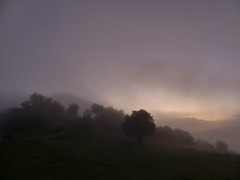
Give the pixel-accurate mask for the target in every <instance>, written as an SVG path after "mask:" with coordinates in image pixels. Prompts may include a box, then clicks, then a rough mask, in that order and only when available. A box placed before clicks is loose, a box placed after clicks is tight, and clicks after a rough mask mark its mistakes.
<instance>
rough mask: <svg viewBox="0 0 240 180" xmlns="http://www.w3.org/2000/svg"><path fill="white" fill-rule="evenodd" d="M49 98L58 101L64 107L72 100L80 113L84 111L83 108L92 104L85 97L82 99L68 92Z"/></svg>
mask: <svg viewBox="0 0 240 180" xmlns="http://www.w3.org/2000/svg"><path fill="white" fill-rule="evenodd" d="M51 98H52V99H54V100H56V101H58V102H59V103H61V104H62V105H63V106H65V107H66V108H67V107H68V105H69V104H72V103H73V102H74V103H76V104H78V106H79V113H80V114H82V113H83V112H84V110H86V109H89V108H90V107H91V105H92V104H93V103H92V102H90V101H88V100H86V99H83V98H81V97H77V96H74V95H72V94H68V93H63V94H56V95H53V96H51Z"/></svg>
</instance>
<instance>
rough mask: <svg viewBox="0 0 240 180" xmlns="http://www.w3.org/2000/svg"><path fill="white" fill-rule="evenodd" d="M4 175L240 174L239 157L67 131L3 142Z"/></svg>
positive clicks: (0, 175) (0, 163) (0, 167)
mask: <svg viewBox="0 0 240 180" xmlns="http://www.w3.org/2000/svg"><path fill="white" fill-rule="evenodd" d="M0 179H1V180H5V179H6V180H8V179H9V180H12V179H24V180H25V179H32V180H36V179H96V180H97V179H104V180H108V179H109V180H111V179H113V180H118V179H119V180H125V179H131V180H138V179H146V180H149V179H240V158H239V157H236V156H235V157H234V156H228V155H220V154H210V153H203V152H198V151H194V150H190V149H189V150H187V149H177V148H173V147H164V146H151V145H149V144H148V145H147V144H145V145H142V146H141V145H137V144H136V143H135V141H134V140H131V139H130V140H129V139H127V138H123V137H111V138H109V137H107V136H106V135H94V134H89V133H76V132H68V133H63V134H59V135H52V136H35V137H25V138H19V139H15V140H13V141H12V142H10V143H8V144H5V145H1V147H0Z"/></svg>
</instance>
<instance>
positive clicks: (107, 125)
mask: <svg viewBox="0 0 240 180" xmlns="http://www.w3.org/2000/svg"><path fill="white" fill-rule="evenodd" d="M91 117H92V118H93V120H94V123H95V125H96V126H98V127H99V128H102V129H115V128H116V127H120V126H121V123H122V121H123V118H124V112H123V111H122V110H117V109H114V108H113V107H111V106H110V107H104V106H102V105H99V104H93V105H92V107H91Z"/></svg>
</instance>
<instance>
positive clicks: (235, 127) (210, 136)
mask: <svg viewBox="0 0 240 180" xmlns="http://www.w3.org/2000/svg"><path fill="white" fill-rule="evenodd" d="M156 121H157V123H158V124H159V125H161V126H169V127H172V128H179V129H184V130H186V131H188V132H190V133H191V134H192V135H193V136H194V137H195V138H196V139H204V140H207V141H209V142H211V143H213V144H214V143H215V142H216V141H217V140H219V139H221V140H224V141H225V142H227V144H228V145H229V147H230V149H232V150H234V151H237V152H240V144H239V138H240V120H239V119H237V118H236V119H228V120H227V119H226V120H221V121H207V120H202V119H197V118H182V117H179V118H177V117H174V118H171V117H159V118H157V119H156Z"/></svg>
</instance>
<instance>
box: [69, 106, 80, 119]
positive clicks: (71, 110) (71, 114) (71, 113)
mask: <svg viewBox="0 0 240 180" xmlns="http://www.w3.org/2000/svg"><path fill="white" fill-rule="evenodd" d="M78 110H79V106H78V104H76V103H72V104H70V105H69V106H68V108H67V113H68V115H69V117H71V118H76V117H78V115H79V114H78Z"/></svg>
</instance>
